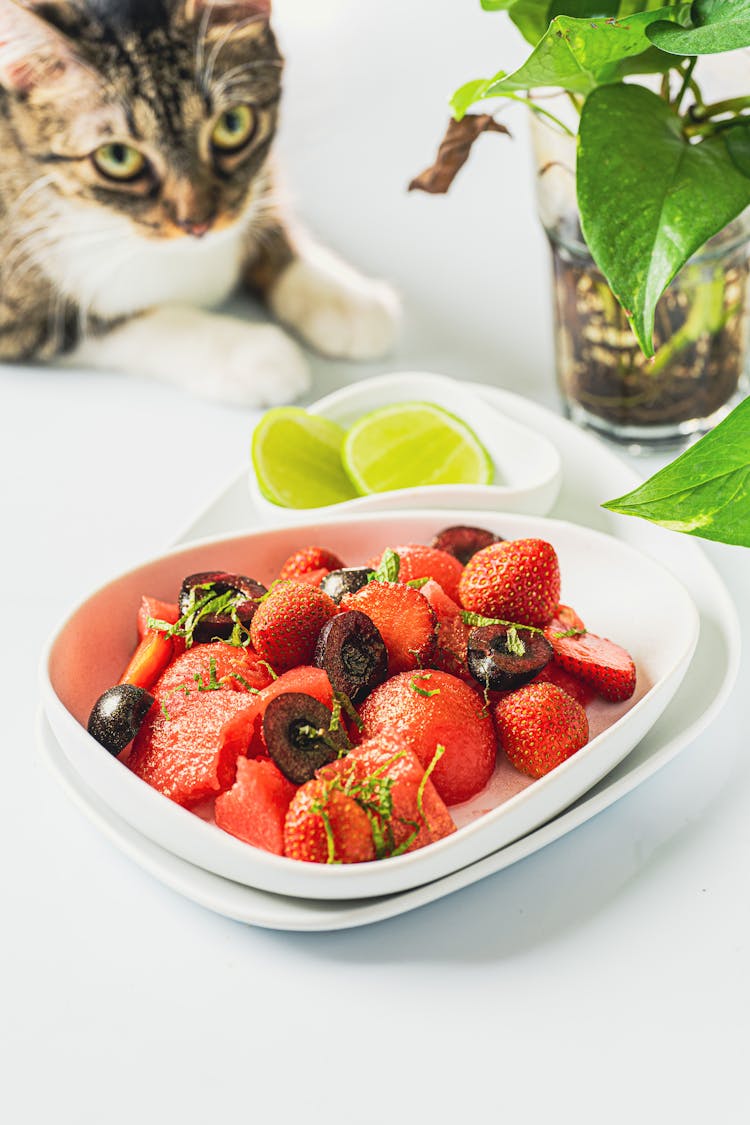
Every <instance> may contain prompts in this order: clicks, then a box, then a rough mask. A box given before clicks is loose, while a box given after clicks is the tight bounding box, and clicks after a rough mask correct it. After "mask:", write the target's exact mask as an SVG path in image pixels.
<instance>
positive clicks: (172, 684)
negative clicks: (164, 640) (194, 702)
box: [153, 642, 273, 706]
mask: <svg viewBox="0 0 750 1125" xmlns="http://www.w3.org/2000/svg"><path fill="white" fill-rule="evenodd" d="M211 661H213V662H214V676H213V680H215V681H219V682H221V683H222V689H227V690H229V691H239V692H244V693H247V691H248V685H249V687H250V689H252V690H253V691H257V692H260V691H262V690H263V688H265V687H268V685H269V684H271V683H273V676H272V675H271V673H270V671H269V670H268V665H267V664H266V663H265V662H264V661H262V660H261V659H260V657H259V656H258V655H257V654H256V653H255V652H253V651H252V650H251V649H244V648H236V647H235V646H233V645H226V644H221V643H220V642H218V643H216V644H203V645H194V646H193V648H189V649H188V650H187V651H186V652H184V653H183V654H182V655H181V656H178V657H177V658H176V659H175V660H173V661H172V663H171V664H170V665H169V667H168V668H167V670H166V671H165V672H163V673H162V675H161V676H160V677H159V679H158V680H157V682H156V684H155V685H154V688H153V694H154V696H155V697H156V698H157V699H159V700H161V699H162V698H164V697H165V696H166V695H168V694H170V693H175V694H176V693H177V692H178V691H180V692H182V693H186V689H187V692H189V693H192V692H195V691H197V690H198V687H199V686H202V687H204V688H205V687H206V685H207V684H208V683H209V682H211V680H212V677H211ZM196 676H198V677H200V681H197V680H196V678H195V677H196ZM243 681H244V683H243ZM167 706H169V704H167Z"/></svg>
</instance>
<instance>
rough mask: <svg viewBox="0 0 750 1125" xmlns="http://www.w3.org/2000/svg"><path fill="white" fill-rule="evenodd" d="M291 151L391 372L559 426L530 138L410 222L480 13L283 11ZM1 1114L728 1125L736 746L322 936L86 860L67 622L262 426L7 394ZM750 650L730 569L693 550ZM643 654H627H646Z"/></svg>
mask: <svg viewBox="0 0 750 1125" xmlns="http://www.w3.org/2000/svg"><path fill="white" fill-rule="evenodd" d="M277 7H278V20H277V23H278V27H279V31H280V34H281V39H282V44H283V47H284V48H285V51H286V53H287V55H288V58H289V70H288V83H287V90H288V97H287V103H286V111H285V119H284V133H283V143H282V148H283V151H284V154H285V165H286V168H287V172H288V180H289V188H290V192H291V194H292V196H293V197H294V199H295V200H296V203H297V207H298V210H299V212H300V213H301V214H302V215H303V216H304V217H305V218H306V219H307V220H308V221H309V222H310V224H311V225H312V226H313V227H314V229H315V230H316V231H317V232H318V233H319V234H321V235H322V236H324V237H325V238H326V240H327V241H328V242H329V243H330V244H331V245H333V246H335V247H336V248H337V249H339V250H341V251H342V252H343V253H345V254H346V255H347V256H348V257H349V258H351V260H352V261H353V262H355V263H356V264H358V265H359V266H361V267H363V268H365V269H367V270H369V271H371V272H373V273H376V274H380V275H382V276H388V277H390V278H391V279H392V280H393V281H394V282H395V283H396V284H397V285H398V286H399V287H400V288H401V290H402V292H403V294H404V298H405V306H406V326H405V336H404V341H403V344H402V347H401V350H400V352H399V354H398V355H397V356H396V357H395V359H394V360H393V361H391V362H389V363H386V364H375V365H371V366H370V367H365V368H362V367H361V368H358V369H356V370H355V369H353V368H350V367H349V366H348V365H343V364H342V365H335V364H323V363H318V364H317V370H318V376H317V386H316V393H319V392H320V391H323V390H327V389H329V388H332V387H334V386H338V385H340V384H342V383H343V382H345V381H346V380H347V379H350V378H359V377H363V376H364V375H366V374H370V373H373V372H378V371H382V370H389V369H394V368H397V367H407V366H421V367H427V368H432V369H434V370H437V371H442V372H445V373H447V374H451V375H454V376H458V377H466V378H471V379H476V380H483V381H486V382H490V383H495V384H498V385H501V386H504V387H507V388H509V389H511V390H514V391H518V392H521V393H524V394H528V395H529V396H530V397H532V398H534V399H536V400H537V401H540V402H543V403H546V404H548V405H551V406H553V407H555V408H556V399H555V393H554V383H553V374H552V362H551V354H552V351H551V327H550V313H549V279H548V262H547V256H546V247H545V245H544V242H543V239H542V237H541V235H540V233H539V231H538V229H537V227H536V224H535V220H534V216H533V201H532V198H531V194H532V179H531V175H530V168H529V158H528V152H527V146H526V142H525V140H524V125H523V121H522V117H521V116H520V114H518V113H515V114H513V117H514V120H515V125H514V126H513V128H514V132H516V133H517V139H516V140H515V141H513V142H511V141H508V140H507V139H504V138H502V137H497V136H488V137H485V138H482V140H481V141H480V143H479V144H478V146H477V150H476V152H475V154H474V156H473V157H472V160H471V165H470V166H469V167H467V169H466V170H465V171H464V173H463V175H462V176H461V178H460V180H459V181H458V183H457V184H456V187H455V190H454V191H453V192H452V194H451V195H450V197H449V198H448V199H433V198H428V197H426V196H424V195H418V194H413V195H407V194H406V193H405V185H406V184H407V182H408V181H409V179H410V178H411V176H412V175H413V174H414V173H415V172H416V171H418V170H420V169H421V168H422V167H423V166H424V165H426V164H427V163H428V162H429V160H430V158H431V157H432V155H433V152H434V149H435V145H436V142H437V140H438V139H439V137H440V135H441V132H442V129H443V127H444V125H445V122H446V119H447V110H446V104H445V103H446V98H447V95H448V94H449V93H450V92H451V91H452V89H453V88H454V87H455V86H457V85H458V84H459V83H460V82H462V81H464V80H465V79H467V78H471V77H475V76H481V75H485V74H487V73H490V72H493V71H494V70H496V69H499V68H500V67H501V66H503V67H505V68H508V67H509V65H511V64H512V63H514V62H515V61H516V60H518V59H520V58H521V57H522V53H523V45H522V44H521V43H519V41H518V40H517V38H516V37H515V35H514V33H513V32H512V31H511V29H510V26H509V24H508V23H507V20H505V19H504V18H503V17H502V16H493V15H491V14H483V13H482V12H481V11H480V10H479V5H478V2H477V0H408V2H405V0H378V2H377V3H369V4H364V3H361V2H360V3H353V2H352V0H348V2H347V0H278V5H277ZM0 396H1V397H0V458H1V459H2V461H1V468H2V484H1V488H2V514H1V522H0V528H2V532H1V533H0V535H1V539H0V542H1V543H2V556H1V557H2V575H3V581H2V589H3V594H4V596H3V599H2V601H3V624H4V629H3V640H4V643H3V646H2V656H0V660H1V661H2V675H1V676H0V683H1V684H2V698H3V712H4V719H5V722H4V731H5V734H4V737H3V739H2V751H1V752H2V755H3V773H2V783H3V787H2V808H3V815H2V822H1V824H2V843H1V844H0V848H1V850H0V855H1V856H2V867H1V869H2V878H3V895H2V918H1V919H0V950H1V952H2V956H1V957H0V966H1V969H0V971H1V972H2V996H1V997H0V1032H1V1033H2V1038H3V1043H2V1049H1V1050H0V1070H4V1071H5V1072H6V1073H5V1075H4V1076H3V1078H2V1081H0V1112H2V1111H4V1112H3V1113H2V1115H3V1118H4V1120H6V1121H8V1122H10V1123H12V1125H16V1123H23V1125H26V1123H27V1122H33V1123H35V1125H36V1123H37V1122H38V1123H40V1125H41V1123H46V1122H53V1121H54V1122H61V1123H64V1125H79V1123H81V1125H84V1123H85V1125H88V1123H89V1122H90V1123H97V1125H98V1123H105V1122H106V1123H113V1125H120V1123H123V1125H124V1123H128V1125H131V1123H133V1122H138V1121H145V1122H172V1121H180V1122H185V1123H188V1125H193V1123H203V1122H209V1121H227V1120H231V1121H270V1122H287V1121H289V1122H292V1121H295V1122H296V1121H300V1122H303V1121H304V1122H324V1121H334V1122H337V1121H342V1122H343V1121H363V1122H367V1123H369V1122H378V1123H380V1122H382V1121H384V1120H388V1121H393V1120H397V1121H411V1120H419V1121H436V1122H443V1121H446V1122H447V1121H454V1120H456V1121H464V1122H468V1121H474V1120H476V1121H486V1120H487V1121H495V1120H497V1121H503V1122H505V1121H508V1122H513V1123H519V1122H534V1123H535V1122H542V1121H546V1120H550V1121H559V1122H574V1121H575V1122H584V1123H588V1122H591V1123H594V1122H596V1123H599V1122H607V1123H610V1122H621V1121H622V1122H625V1121H628V1122H629V1121H631V1120H638V1121H644V1122H656V1121H663V1122H669V1123H671V1122H679V1123H685V1122H687V1123H692V1122H699V1121H700V1122H704V1121H709V1122H712V1123H719V1125H727V1123H731V1125H733V1123H735V1122H737V1123H739V1122H746V1121H747V1120H748V1113H749V1112H750V1096H749V1095H748V1084H747V1079H746V1073H747V1041H748V1015H747V1013H748V1006H749V1005H750V973H749V971H748V958H749V957H750V948H749V945H748V926H749V924H750V905H749V898H748V859H749V858H750V848H749V845H750V771H749V770H748V761H747V759H748V753H747V741H748V736H747V729H748V720H750V707H749V706H748V697H747V686H746V685H747V682H748V664H747V662H745V664H744V667H743V673H742V681H741V686H740V688H739V690H738V691H736V692H735V695H734V697H733V700H732V701H731V703H730V705H729V706H728V707H727V709H726V711H725V712H724V714H723V715H722V717H721V718H720V719H719V721H717V722H716V723H715V724H714V725H713V726H712V728H711V729H710V731H709V732H708V733H707V734H706V735H704V736H703V737H702V738H701V739H700V740H699V741H698V742H697V743H696V744H695V745H694V746H693V747H692V748H690V749H689V750H687V751H685V752H684V753H683V754H682V755H680V756H679V757H678V758H677V759H676V761H675V762H674V763H673V764H672V765H670V766H668V767H667V768H666V769H664V770H663V771H662V772H661V773H660V774H659V775H657V776H656V777H655V778H653V779H652V780H650V781H649V782H647V783H646V784H645V785H643V786H642V787H641V788H640V789H638V790H636V791H635V792H634V793H633V794H631V795H630V796H629V797H627V798H625V799H624V800H622V801H621V802H620V803H619V804H618V805H616V806H614V807H613V808H611V809H609V810H608V811H606V812H605V813H603V814H602V815H600V816H599V817H598V818H597V819H595V820H594V821H592V822H590V823H589V824H587V825H585V826H584V827H582V828H580V829H579V830H577V831H576V832H575V833H573V834H572V835H570V836H568V837H566V838H564V839H563V840H562V841H560V842H558V843H557V844H554V845H552V846H551V847H549V848H547V849H546V850H545V851H543V852H541V853H538V854H537V855H535V856H534V857H532V858H530V859H528V860H526V861H524V862H522V863H520V864H518V865H517V866H515V867H514V868H511V869H510V870H508V871H506V872H505V873H503V874H500V875H498V876H495V877H493V878H490V879H488V880H486V881H484V882H483V883H480V884H479V885H478V886H476V887H473V888H471V889H469V890H466V891H464V892H462V893H460V894H457V895H454V896H453V897H451V898H448V899H446V900H444V901H442V902H440V903H437V904H435V905H434V906H430V907H426V908H424V909H422V910H419V911H417V912H415V913H412V914H409V915H406V916H404V917H402V918H400V919H396V920H394V921H391V922H385V923H382V924H379V925H376V926H373V927H370V928H365V929H362V930H357V931H351V932H348V933H342V934H334V935H289V934H286V935H285V934H278V933H272V932H264V931H261V930H254V929H250V928H246V927H243V926H241V925H238V924H235V923H232V922H229V921H226V920H224V919H222V918H220V917H217V916H215V915H212V914H210V913H208V912H207V911H204V910H202V909H200V908H198V907H196V906H193V905H191V904H190V903H188V902H186V901H184V900H182V899H181V898H179V897H178V896H177V895H176V894H173V893H172V892H171V891H168V890H166V889H164V888H163V887H162V886H161V885H159V884H157V883H156V882H155V881H153V880H152V879H151V878H149V877H148V876H146V875H144V874H142V873H141V871H140V870H139V869H138V868H136V867H135V866H133V865H132V864H131V863H130V862H129V861H127V860H126V859H125V858H124V857H122V856H121V855H120V854H119V853H118V852H117V851H116V850H115V849H114V848H113V847H112V846H110V845H109V844H108V843H107V842H105V841H104V839H103V838H101V837H100V836H99V835H97V833H96V832H95V831H94V829H93V828H91V827H90V826H89V824H88V823H87V822H86V821H85V820H84V819H83V817H82V815H81V814H80V813H79V812H78V811H77V810H76V809H75V808H73V806H72V805H70V804H69V803H68V802H67V800H66V799H65V798H64V796H63V794H62V792H61V791H60V790H58V788H57V787H56V785H55V783H54V782H53V781H52V779H51V778H49V777H48V776H47V774H46V772H45V771H44V769H43V767H42V766H41V764H40V763H39V761H38V760H37V758H36V754H35V744H34V735H33V722H34V715H35V708H36V701H37V690H36V683H35V678H36V666H37V663H38V658H39V652H40V648H41V644H42V642H43V640H44V639H45V637H46V635H47V634H48V632H49V631H50V630H51V629H52V627H53V626H54V625H55V624H56V623H57V622H58V620H59V619H60V617H61V616H62V614H63V613H64V612H65V611H66V609H67V608H68V607H69V606H71V605H72V604H74V603H75V602H76V601H77V600H79V599H80V598H82V597H83V596H85V595H86V593H87V592H88V591H89V590H90V589H92V588H93V587H95V586H97V585H98V584H100V583H101V582H102V581H103V580H104V579H105V578H107V577H109V576H110V575H111V574H113V573H116V572H119V571H121V570H124V569H126V567H127V566H128V565H129V564H131V563H134V562H136V561H138V560H139V559H140V558H141V557H145V556H149V555H152V554H154V553H155V552H157V551H158V550H159V549H160V548H161V547H162V546H165V545H167V544H168V543H169V541H170V539H171V538H172V537H173V536H174V535H175V534H176V533H177V531H178V530H179V529H180V528H181V527H182V526H183V525H184V524H185V523H186V522H187V521H188V520H189V519H190V517H191V516H192V515H193V514H194V513H195V512H196V511H197V510H199V509H200V508H201V506H202V505H204V504H205V502H206V501H207V500H208V499H209V498H210V497H211V495H212V494H213V493H214V492H215V491H216V489H217V488H218V486H219V485H220V484H221V483H222V482H223V481H224V480H225V479H226V478H228V477H229V476H230V475H231V474H232V473H233V472H234V471H235V470H236V469H237V468H238V466H240V465H241V464H242V463H243V461H244V460H245V458H246V455H247V445H248V438H249V434H250V431H251V428H252V422H253V417H254V416H253V415H252V414H251V413H250V412H243V411H241V410H228V409H224V408H221V407H218V406H210V405H205V404H204V403H201V402H199V401H196V400H191V399H189V398H187V397H185V396H181V395H180V394H178V393H177V392H174V391H172V390H169V389H166V388H163V387H160V386H157V385H155V384H150V383H147V382H145V381H140V380H137V379H130V380H128V379H124V378H117V377H113V376H108V375H106V374H105V375H101V374H82V373H81V374H76V373H61V372H56V371H44V370H30V369H29V370H22V369H17V370H16V369H3V370H0ZM708 551H709V554H710V556H711V558H712V559H713V560H714V561H715V562H716V564H717V565H718V567H719V569H720V570H721V571H722V573H723V574H724V575H725V577H726V578H727V580H728V582H729V583H730V586H731V588H732V589H733V591H734V594H735V596H736V598H737V602H738V606H739V609H740V613H741V615H742V619H743V621H744V623H745V624H746V625H747V624H748V623H750V595H749V594H748V580H747V574H748V555H747V553H746V552H743V551H741V550H740V549H732V548H721V547H709V548H708ZM646 627H647V626H646Z"/></svg>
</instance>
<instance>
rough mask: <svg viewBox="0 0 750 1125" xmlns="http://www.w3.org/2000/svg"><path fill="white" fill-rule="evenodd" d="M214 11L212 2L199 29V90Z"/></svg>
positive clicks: (203, 16)
mask: <svg viewBox="0 0 750 1125" xmlns="http://www.w3.org/2000/svg"><path fill="white" fill-rule="evenodd" d="M213 10H214V5H213V2H212V3H211V4H209V6H208V7H207V8H206V10H205V12H204V13H203V15H202V16H201V22H200V25H199V27H198V38H197V41H196V44H195V82H196V85H197V86H198V89H200V88H201V83H202V77H203V72H204V70H205V66H206V35H207V34H208V25H209V24H210V22H211V15H212V13H213Z"/></svg>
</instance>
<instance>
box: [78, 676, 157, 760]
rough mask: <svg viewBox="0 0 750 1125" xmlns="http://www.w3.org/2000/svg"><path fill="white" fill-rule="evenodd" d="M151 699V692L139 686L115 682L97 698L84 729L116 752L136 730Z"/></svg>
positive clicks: (141, 722)
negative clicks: (86, 728) (115, 683)
mask: <svg viewBox="0 0 750 1125" xmlns="http://www.w3.org/2000/svg"><path fill="white" fill-rule="evenodd" d="M153 702H154V697H153V695H150V694H149V693H148V692H147V691H145V690H144V689H143V688H140V687H136V686H135V685H134V684H117V685H116V686H115V687H111V688H109V689H108V690H107V691H105V692H104V695H100V696H99V698H98V699H97V701H96V703H95V704H94V707H93V709H92V711H91V714H90V715H89V721H88V732H89V734H90V735H91V737H92V738H95V739H96V741H97V742H98V743H99V744H100V745H101V746H103V747H104V749H105V750H108V751H109V753H110V754H114V755H117V754H120V753H121V752H122V751H123V750H124V749H125V747H126V746H127V745H128V743H129V742H132V741H133V739H134V738H135V736H136V735H137V734H138V731H139V730H140V729H141V726H142V725H143V720H144V719H145V718H146V715H147V714H148V713H149V711H150V710H151V706H152V704H153Z"/></svg>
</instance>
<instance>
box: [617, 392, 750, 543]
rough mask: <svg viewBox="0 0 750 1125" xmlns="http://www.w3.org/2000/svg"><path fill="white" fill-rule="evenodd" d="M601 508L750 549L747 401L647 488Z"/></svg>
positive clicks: (749, 417) (749, 416) (749, 402)
mask: <svg viewBox="0 0 750 1125" xmlns="http://www.w3.org/2000/svg"><path fill="white" fill-rule="evenodd" d="M603 506H604V507H605V508H607V509H608V510H609V511H611V512H620V513H622V514H623V515H626V516H640V517H641V518H642V519H646V520H650V521H651V522H652V523H658V524H660V525H661V526H662V527H666V528H668V529H670V530H672V531H682V532H685V533H686V534H688V535H696V536H698V537H699V538H701V539H713V540H716V541H717V542H719V543H732V544H735V545H736V546H741V547H750V399H745V400H744V401H743V402H741V403H740V404H739V406H737V407H736V408H735V409H734V410H733V411H732V413H731V414H730V415H729V416H728V417H727V418H725V419H724V421H723V422H720V423H719V425H718V426H717V427H716V428H715V429H714V430H711V432H710V433H708V434H706V436H705V437H702V438H701V440H700V441H699V442H696V444H695V445H693V446H691V447H690V448H689V449H687V450H686V451H685V452H684V453H683V454H682V455H681V456H680V457H678V458H677V460H676V461H673V462H672V464H671V465H667V467H666V468H664V469H661V470H660V471H659V472H658V473H656V474H655V475H654V476H653V477H651V479H650V480H648V481H646V483H645V484H642V485H640V486H639V487H638V488H636V489H634V490H633V491H632V492H628V493H627V494H626V495H625V496H620V497H619V498H618V499H616V500H610V501H609V502H608V503H607V504H604V505H603Z"/></svg>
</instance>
